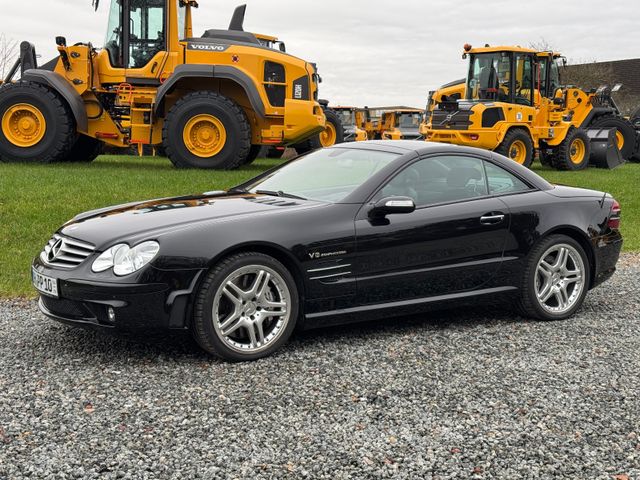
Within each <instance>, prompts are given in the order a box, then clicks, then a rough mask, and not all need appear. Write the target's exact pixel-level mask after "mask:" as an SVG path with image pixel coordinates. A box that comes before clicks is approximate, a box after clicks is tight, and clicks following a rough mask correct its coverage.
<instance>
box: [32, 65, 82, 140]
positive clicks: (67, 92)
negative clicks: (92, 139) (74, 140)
mask: <svg viewBox="0 0 640 480" xmlns="http://www.w3.org/2000/svg"><path fill="white" fill-rule="evenodd" d="M22 80H24V81H27V82H34V83H39V84H41V85H46V86H47V87H49V88H50V89H52V90H53V91H54V92H56V93H57V94H58V95H60V96H61V97H62V98H64V100H65V101H66V102H67V104H68V105H69V108H71V112H72V113H73V117H74V119H75V121H76V125H77V128H78V130H79V131H80V132H82V133H88V131H89V118H88V116H87V110H86V108H85V106H84V101H83V100H82V97H81V96H80V95H79V94H78V92H77V91H76V90H75V88H73V86H72V85H71V84H70V83H69V82H68V81H67V80H65V78H64V77H62V75H60V74H58V73H56V72H50V71H48V70H41V69H31V70H26V71H25V72H24V75H23V76H22Z"/></svg>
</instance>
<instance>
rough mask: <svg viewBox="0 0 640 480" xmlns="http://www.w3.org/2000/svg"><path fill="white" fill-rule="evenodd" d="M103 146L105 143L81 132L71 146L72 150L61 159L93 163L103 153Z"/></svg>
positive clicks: (61, 160) (70, 161)
mask: <svg viewBox="0 0 640 480" xmlns="http://www.w3.org/2000/svg"><path fill="white" fill-rule="evenodd" d="M103 148H104V144H103V143H102V142H101V141H100V140H96V139H95V138H92V137H88V136H86V135H82V134H81V135H79V136H78V139H77V140H76V142H75V143H74V145H73V147H71V150H69V153H67V155H65V157H64V158H61V159H60V160H59V161H60V162H69V163H91V162H93V161H94V160H95V159H96V158H98V156H100V155H102V151H103Z"/></svg>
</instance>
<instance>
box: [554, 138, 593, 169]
mask: <svg viewBox="0 0 640 480" xmlns="http://www.w3.org/2000/svg"><path fill="white" fill-rule="evenodd" d="M590 155H591V143H590V140H589V136H588V135H587V134H586V133H585V131H584V130H580V129H578V128H575V127H571V128H570V129H569V132H568V133H567V136H566V137H565V139H564V140H563V142H562V143H561V144H560V145H559V146H558V148H556V149H555V151H554V155H553V160H552V163H553V167H554V168H556V169H558V170H584V169H585V168H587V167H588V166H589V156H590Z"/></svg>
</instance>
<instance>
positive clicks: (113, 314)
mask: <svg viewBox="0 0 640 480" xmlns="http://www.w3.org/2000/svg"><path fill="white" fill-rule="evenodd" d="M107 315H108V316H109V321H110V322H111V323H115V321H116V311H115V310H114V309H113V307H109V309H108V310H107Z"/></svg>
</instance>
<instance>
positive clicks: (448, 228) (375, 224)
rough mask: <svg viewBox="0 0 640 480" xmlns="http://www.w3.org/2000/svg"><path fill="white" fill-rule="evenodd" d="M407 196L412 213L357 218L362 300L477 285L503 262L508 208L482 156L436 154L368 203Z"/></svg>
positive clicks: (386, 299)
mask: <svg viewBox="0 0 640 480" xmlns="http://www.w3.org/2000/svg"><path fill="white" fill-rule="evenodd" d="M392 196H406V197H411V198H412V199H413V200H414V202H415V203H416V206H417V208H416V210H415V211H414V212H413V213H409V214H395V215H389V216H387V217H386V219H384V220H383V221H372V220H369V218H368V217H367V214H366V210H367V207H366V206H365V208H364V209H363V211H362V212H361V213H360V214H359V215H358V218H357V219H356V235H357V244H358V259H359V261H358V265H359V270H358V272H357V289H358V298H359V299H360V301H361V302H362V303H363V304H376V303H385V302H390V301H397V300H408V299H415V298H425V297H432V296H438V295H445V294H450V293H456V292H463V291H469V290H474V289H479V288H482V286H483V285H484V284H485V283H487V282H488V281H489V280H490V279H491V278H492V277H493V276H494V275H496V273H497V272H498V270H499V268H500V265H501V263H502V257H503V251H504V245H505V241H506V238H507V234H508V230H509V221H510V217H509V212H508V210H507V208H506V205H505V204H504V203H503V202H502V201H501V200H500V199H499V198H496V197H492V196H491V195H490V194H489V191H488V186H487V181H486V175H485V169H484V165H483V160H482V159H481V158H476V157H472V156H452V155H439V156H432V157H428V158H424V159H421V160H418V161H417V162H414V163H412V164H411V165H409V166H408V167H406V168H405V169H404V170H402V171H401V172H399V173H398V174H397V175H396V176H394V177H393V178H392V179H391V180H390V181H389V182H387V183H386V184H385V185H384V186H383V187H382V188H381V189H380V190H379V191H378V192H377V193H376V194H375V196H374V198H373V201H374V202H375V201H378V200H380V199H382V198H386V197H392Z"/></svg>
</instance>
